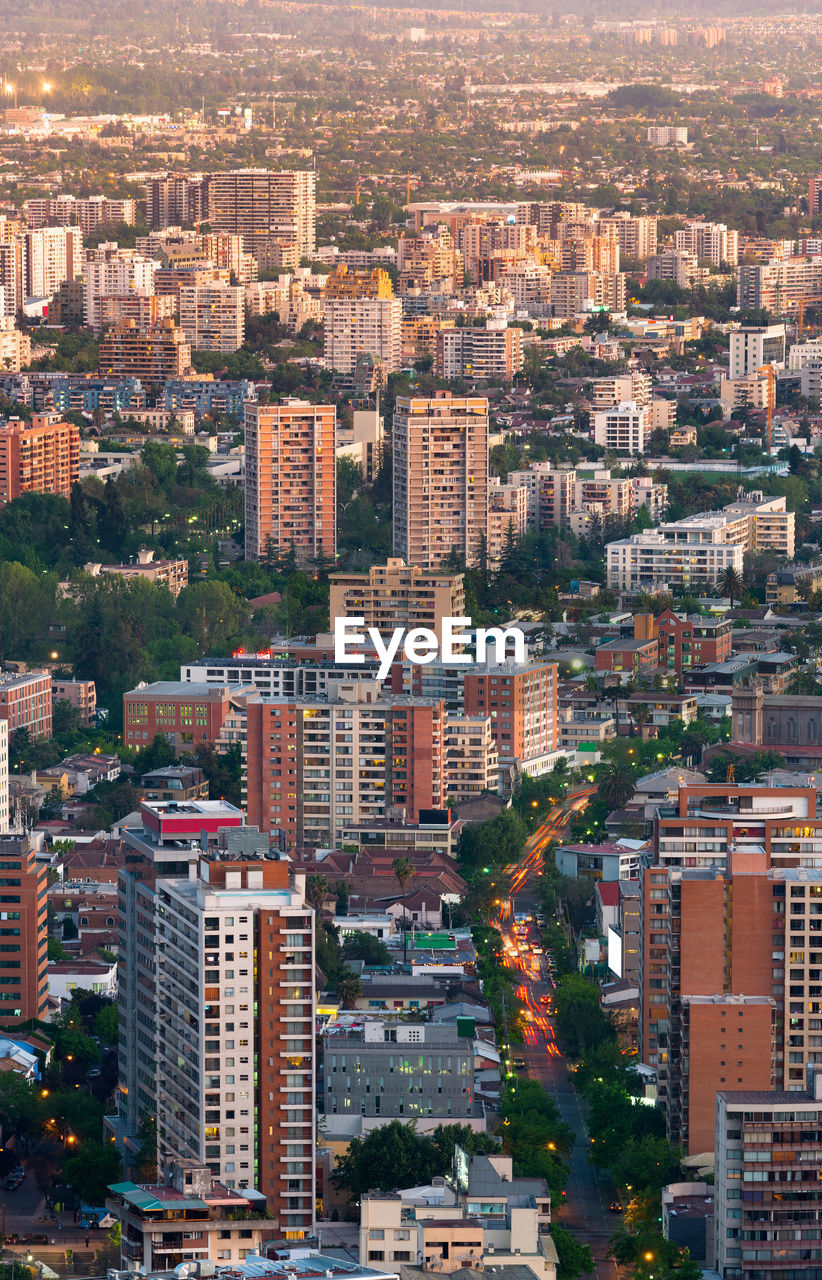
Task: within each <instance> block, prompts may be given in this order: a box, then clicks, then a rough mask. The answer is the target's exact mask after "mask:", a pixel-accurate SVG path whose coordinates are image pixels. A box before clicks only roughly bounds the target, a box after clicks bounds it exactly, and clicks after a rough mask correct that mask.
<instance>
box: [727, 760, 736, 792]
mask: <svg viewBox="0 0 822 1280" xmlns="http://www.w3.org/2000/svg"><path fill="white" fill-rule="evenodd" d="M725 783H726V785H727V786H729V787H735V786H736V774H735V773H734V766H733V762H732V763H731V764H729V765H728V772H727V773H726V774H725Z"/></svg>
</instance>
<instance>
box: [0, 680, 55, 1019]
mask: <svg viewBox="0 0 822 1280" xmlns="http://www.w3.org/2000/svg"><path fill="white" fill-rule="evenodd" d="M0 692H2V691H1V690H0ZM0 893H2V894H3V912H2V918H0V937H1V938H2V939H3V945H2V952H3V955H2V957H1V958H0V1009H2V1017H3V1019H4V1022H5V1023H6V1024H8V1023H23V1022H28V1020H29V1019H30V1018H38V1019H44V1018H45V1016H46V1010H47V1006H48V958H47V955H46V952H47V943H48V922H47V917H46V896H47V895H46V867H45V864H44V863H42V862H38V861H37V855H36V850H35V849H34V848H33V846H32V845H31V843H30V841H29V838H28V836H19V835H0Z"/></svg>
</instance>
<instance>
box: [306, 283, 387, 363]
mask: <svg viewBox="0 0 822 1280" xmlns="http://www.w3.org/2000/svg"><path fill="white" fill-rule="evenodd" d="M323 324H324V335H325V340H324V347H323V359H324V361H325V363H326V365H327V366H328V368H329V369H335V370H336V371H337V373H353V371H354V369H355V368H356V365H357V361H358V360H359V358H360V356H366V355H371V356H376V357H377V358H378V359H379V360H380V361H382V363H383V364H384V365H385V370H386V373H395V372H396V371H397V369H399V367H400V357H401V351H402V300H401V299H400V298H367V297H366V298H349V297H338V298H331V299H329V300H328V301H327V302H326V303H325V312H324V319H323Z"/></svg>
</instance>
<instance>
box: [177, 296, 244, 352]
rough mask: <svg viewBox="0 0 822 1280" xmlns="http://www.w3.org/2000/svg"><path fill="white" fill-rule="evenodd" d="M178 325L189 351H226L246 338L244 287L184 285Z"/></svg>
mask: <svg viewBox="0 0 822 1280" xmlns="http://www.w3.org/2000/svg"><path fill="white" fill-rule="evenodd" d="M180 328H181V329H182V331H183V333H184V334H185V338H186V342H188V343H189V344H190V345H191V349H192V351H221V352H223V353H225V354H226V355H229V354H230V353H231V352H232V351H236V350H237V349H238V348H239V347H241V346H242V345H243V342H244V341H245V291H244V290H243V289H241V288H239V287H234V286H232V285H225V284H214V285H207V284H200V285H196V284H195V285H188V286H186V285H183V286H182V288H181V289H180Z"/></svg>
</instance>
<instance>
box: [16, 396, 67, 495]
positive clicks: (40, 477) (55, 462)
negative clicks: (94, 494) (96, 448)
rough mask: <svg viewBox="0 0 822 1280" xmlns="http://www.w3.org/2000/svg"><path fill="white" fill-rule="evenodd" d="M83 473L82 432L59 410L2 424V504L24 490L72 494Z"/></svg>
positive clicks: (27, 491)
mask: <svg viewBox="0 0 822 1280" xmlns="http://www.w3.org/2000/svg"><path fill="white" fill-rule="evenodd" d="M79 474H80V432H79V430H78V428H77V427H76V426H75V425H74V423H73V422H64V421H63V419H62V417H61V415H60V414H59V413H35V414H33V415H32V419H31V425H29V424H28V423H26V422H18V421H13V422H10V423H9V424H8V426H6V427H0V505H2V504H4V503H6V502H11V501H12V500H13V499H14V498H19V497H20V494H21V493H57V494H59V495H60V496H61V497H63V498H68V497H69V496H70V494H71V486H72V485H73V484H74V483H75V481H76V480H77V477H78V475H79Z"/></svg>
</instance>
